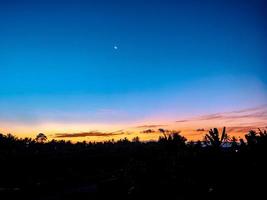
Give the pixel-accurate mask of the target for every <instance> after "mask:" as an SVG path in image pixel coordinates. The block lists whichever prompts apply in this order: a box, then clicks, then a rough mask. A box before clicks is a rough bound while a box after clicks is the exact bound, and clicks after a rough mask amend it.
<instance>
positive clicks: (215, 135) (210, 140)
mask: <svg viewBox="0 0 267 200" xmlns="http://www.w3.org/2000/svg"><path fill="white" fill-rule="evenodd" d="M205 141H206V143H207V144H208V145H211V146H212V147H215V148H219V147H221V146H222V145H223V144H225V143H226V142H227V141H228V135H227V133H226V130H225V127H223V130H222V134H221V136H220V134H219V131H218V129H217V128H214V129H213V130H212V129H210V131H209V133H208V134H206V135H205Z"/></svg>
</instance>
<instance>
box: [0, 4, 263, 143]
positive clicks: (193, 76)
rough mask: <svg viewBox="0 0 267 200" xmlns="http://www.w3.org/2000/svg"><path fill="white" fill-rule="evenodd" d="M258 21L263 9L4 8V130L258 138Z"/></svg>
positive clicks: (0, 20)
mask: <svg viewBox="0 0 267 200" xmlns="http://www.w3.org/2000/svg"><path fill="white" fill-rule="evenodd" d="M266 15H267V3H266V1H264V0H253V1H252V0H250V1H247V0H242V1H241V0H239V1H238V0H233V1H230V0H218V1H211V0H209V1H208V0H203V1H196V0H188V1H185V0H181V1H168V0H164V1H163V0H162V1H159V0H155V1H138V0H136V1H112V0H110V1H101V0H100V1H82V0H75V1H74V0H73V1H69V0H66V1H59V0H53V1H52V0H35V1H33V0H20V1H19V0H17V1H16V0H0V132H2V133H10V132H11V133H13V134H15V135H17V136H18V137H26V136H27V137H34V136H35V135H36V134H37V133H39V132H44V133H46V134H47V135H48V136H49V137H50V138H66V139H71V140H75V139H77V140H80V139H82V140H83V139H86V140H103V139H106V138H109V139H110V138H113V137H114V138H121V137H129V138H131V137H134V136H136V135H138V136H139V135H140V137H141V138H144V139H148V140H149V139H155V138H156V137H158V135H159V134H158V132H157V129H158V128H162V127H163V128H166V129H175V130H179V131H181V133H182V134H184V135H185V136H187V137H189V138H190V139H195V138H200V137H202V135H201V134H203V133H202V132H205V131H206V130H208V129H209V128H211V127H214V126H218V127H223V126H226V127H229V131H232V132H233V133H234V134H237V133H239V135H240V134H241V135H242V134H244V132H245V131H247V130H248V129H249V128H256V127H260V128H266V122H267V113H266V111H267V110H266V103H267V101H266V100H267V79H266V72H267V67H266V64H267V62H266V61H267V60H266V59H267V56H266V52H267V45H266V42H267V41H266V39H267V38H266V35H267V20H266V19H267V16H266ZM232 115H234V116H232ZM203 119H204V120H203ZM147 129H153V131H152V132H151V133H143V132H144V131H146V130H147ZM154 129H155V130H154ZM202 130H203V131H202ZM148 132H149V131H148ZM81 133H83V134H81Z"/></svg>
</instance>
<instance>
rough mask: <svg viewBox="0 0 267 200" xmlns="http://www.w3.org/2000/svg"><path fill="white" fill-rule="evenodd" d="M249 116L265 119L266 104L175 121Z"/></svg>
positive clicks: (229, 118) (239, 118)
mask: <svg viewBox="0 0 267 200" xmlns="http://www.w3.org/2000/svg"><path fill="white" fill-rule="evenodd" d="M251 118H256V119H258V120H263V121H264V120H266V121H267V105H264V106H260V107H256V108H249V109H243V110H236V111H231V112H221V113H214V114H208V115H202V116H199V117H193V118H190V119H184V120H178V121H176V122H177V123H182V122H192V121H204V120H241V119H251Z"/></svg>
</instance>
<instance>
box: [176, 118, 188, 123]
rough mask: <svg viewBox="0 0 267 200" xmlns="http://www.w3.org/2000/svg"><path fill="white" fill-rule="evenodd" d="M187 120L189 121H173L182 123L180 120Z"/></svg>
mask: <svg viewBox="0 0 267 200" xmlns="http://www.w3.org/2000/svg"><path fill="white" fill-rule="evenodd" d="M188 121H190V120H186V119H185V120H178V121H175V122H177V123H182V122H188Z"/></svg>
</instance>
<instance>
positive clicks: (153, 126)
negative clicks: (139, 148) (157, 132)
mask: <svg viewBox="0 0 267 200" xmlns="http://www.w3.org/2000/svg"><path fill="white" fill-rule="evenodd" d="M161 126H168V125H166V124H151V125H141V126H136V128H157V127H161Z"/></svg>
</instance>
